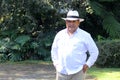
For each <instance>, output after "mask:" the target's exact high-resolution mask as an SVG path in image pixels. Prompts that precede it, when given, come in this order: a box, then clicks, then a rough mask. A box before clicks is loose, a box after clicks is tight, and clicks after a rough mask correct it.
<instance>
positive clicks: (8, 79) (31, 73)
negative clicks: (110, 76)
mask: <svg viewBox="0 0 120 80" xmlns="http://www.w3.org/2000/svg"><path fill="white" fill-rule="evenodd" d="M0 80H55V69H54V67H53V65H52V64H30V63H27V64H0ZM87 80H95V79H93V77H92V76H87Z"/></svg>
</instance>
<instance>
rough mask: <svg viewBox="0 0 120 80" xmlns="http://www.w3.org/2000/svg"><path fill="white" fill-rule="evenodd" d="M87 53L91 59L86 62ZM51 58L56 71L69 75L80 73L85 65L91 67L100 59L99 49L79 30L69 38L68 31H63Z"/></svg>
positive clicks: (89, 37) (59, 35) (55, 40)
mask: <svg viewBox="0 0 120 80" xmlns="http://www.w3.org/2000/svg"><path fill="white" fill-rule="evenodd" d="M87 51H88V52H89V54H90V57H89V58H88V60H87V61H86V58H87V55H86V52H87ZM51 57H52V61H53V64H54V66H55V67H56V70H57V71H58V72H60V73H62V74H68V75H69V74H74V73H77V72H79V71H80V70H81V69H82V68H83V65H84V64H87V65H88V66H89V67H91V66H92V65H93V64H94V63H95V61H96V59H97V57H98V48H97V46H96V44H95V42H94V41H93V39H92V37H91V35H90V34H89V33H87V32H86V31H84V30H81V29H80V28H78V29H77V30H76V31H75V32H74V34H73V35H72V36H69V35H68V33H67V29H63V30H61V31H60V32H58V33H57V35H56V36H55V39H54V41H53V44H52V49H51Z"/></svg>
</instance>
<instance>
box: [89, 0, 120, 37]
mask: <svg viewBox="0 0 120 80" xmlns="http://www.w3.org/2000/svg"><path fill="white" fill-rule="evenodd" d="M99 1H101V2H102V3H100V2H99ZM99 1H92V0H89V4H90V6H91V8H92V9H93V11H94V12H95V14H96V15H99V16H100V17H101V18H102V19H103V21H102V25H103V28H104V29H105V30H106V31H107V33H109V35H110V37H111V38H120V35H119V34H120V27H119V26H120V23H119V20H117V19H116V17H115V16H116V15H115V14H117V12H116V7H114V6H115V5H119V4H116V1H115V0H104V1H102V0H99ZM110 2H111V3H110ZM108 4H109V5H108ZM111 5H112V6H113V7H111ZM114 9H115V10H114ZM117 9H119V7H117Z"/></svg>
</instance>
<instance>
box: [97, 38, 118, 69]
mask: <svg viewBox="0 0 120 80" xmlns="http://www.w3.org/2000/svg"><path fill="white" fill-rule="evenodd" d="M97 44H98V47H99V51H100V54H99V57H98V60H97V62H96V64H97V65H98V66H101V67H119V66H120V62H119V61H120V40H107V41H99V42H98V43H97Z"/></svg>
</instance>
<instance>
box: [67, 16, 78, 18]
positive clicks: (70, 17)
mask: <svg viewBox="0 0 120 80" xmlns="http://www.w3.org/2000/svg"><path fill="white" fill-rule="evenodd" d="M67 18H79V16H67Z"/></svg>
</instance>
